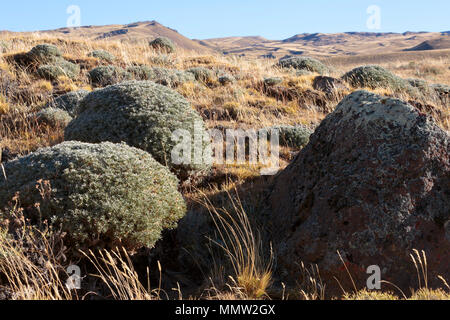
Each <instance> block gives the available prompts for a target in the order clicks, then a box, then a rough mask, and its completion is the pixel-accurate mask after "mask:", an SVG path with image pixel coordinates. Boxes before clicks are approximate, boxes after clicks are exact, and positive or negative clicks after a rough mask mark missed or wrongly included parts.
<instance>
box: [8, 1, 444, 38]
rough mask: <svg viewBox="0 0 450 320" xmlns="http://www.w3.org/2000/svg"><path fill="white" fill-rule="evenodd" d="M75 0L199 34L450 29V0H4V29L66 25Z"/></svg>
mask: <svg viewBox="0 0 450 320" xmlns="http://www.w3.org/2000/svg"><path fill="white" fill-rule="evenodd" d="M70 5H77V6H79V8H80V10H81V24H82V25H104V24H126V23H130V22H136V21H147V20H157V21H158V22H160V23H162V24H164V25H166V26H168V27H171V28H173V29H176V30H178V32H180V33H181V34H183V35H185V36H187V37H190V38H195V39H206V38H213V37H224V36H249V35H261V36H264V37H266V38H269V39H285V38H288V37H290V36H292V35H294V34H298V33H315V32H323V33H334V32H344V31H377V32H391V31H392V32H404V31H447V30H450V1H449V0H426V1H425V0H424V1H417V0H409V1H408V0H369V1H367V0H309V1H307V0H278V1H277V0H190V1H189V0H184V1H182V0H120V1H117V0H16V1H2V4H1V11H0V30H12V31H35V30H47V29H55V28H59V27H65V26H66V24H67V19H68V17H69V14H67V12H66V10H67V8H68V7H69V6H70ZM370 5H377V6H379V8H380V9H381V20H380V21H381V24H380V26H381V29H379V30H371V29H369V28H368V27H367V23H366V22H367V20H368V18H369V14H367V12H366V11H367V8H368V7H369V6H370Z"/></svg>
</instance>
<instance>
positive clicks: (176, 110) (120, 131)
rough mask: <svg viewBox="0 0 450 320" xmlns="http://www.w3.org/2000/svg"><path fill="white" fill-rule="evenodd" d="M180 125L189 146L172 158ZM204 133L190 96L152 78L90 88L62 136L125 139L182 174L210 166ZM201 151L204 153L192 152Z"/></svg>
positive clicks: (182, 176) (107, 139) (188, 174)
mask: <svg viewBox="0 0 450 320" xmlns="http://www.w3.org/2000/svg"><path fill="white" fill-rule="evenodd" d="M182 131H184V132H185V133H186V134H185V138H188V139H190V142H191V146H192V152H191V157H189V155H187V154H186V158H184V159H185V160H186V161H182V163H179V162H178V161H173V160H174V159H172V158H173V157H172V153H173V151H174V148H175V147H177V146H179V145H180V141H179V140H177V139H175V138H177V136H176V133H177V132H179V133H181V132H182ZM174 134H175V135H174ZM196 137H197V138H199V139H200V140H202V138H205V140H204V141H199V142H200V146H199V147H198V143H197V142H196V140H195V139H196ZM206 137H207V133H206V128H205V124H204V122H203V119H202V118H201V117H200V115H199V114H198V113H197V112H196V111H195V110H194V109H193V108H192V106H191V105H190V104H189V102H188V101H187V100H186V99H185V98H184V97H183V96H181V95H180V94H178V93H177V92H176V91H174V90H172V89H170V88H167V87H165V86H162V85H159V84H156V83H154V82H151V81H128V82H123V83H120V84H117V85H114V86H109V87H107V88H104V89H101V90H96V91H94V92H92V93H90V94H89V95H88V96H86V97H85V98H84V99H83V100H82V101H81V103H80V106H79V113H78V117H77V118H75V119H74V120H73V121H72V122H71V123H70V124H69V126H68V127H67V128H66V131H65V138H66V140H76V141H83V142H90V143H98V142H103V141H109V142H115V143H118V142H125V143H127V144H128V145H130V146H133V147H136V148H139V149H142V150H145V151H147V152H149V153H150V154H151V155H152V156H153V157H154V158H155V159H156V160H157V161H159V162H160V163H162V164H164V165H167V166H169V167H170V168H171V169H172V170H173V171H174V172H176V173H177V174H178V175H179V177H181V178H186V177H188V176H191V175H197V174H200V173H203V172H204V171H208V170H209V168H210V166H211V154H210V152H209V151H210V150H211V149H210V148H209V147H208V146H209V141H207V139H206ZM194 149H195V150H194ZM200 149H202V150H200ZM186 151H187V152H188V151H189V150H186ZM197 151H198V152H197ZM174 152H175V151H174ZM200 152H202V153H203V156H204V158H203V159H199V158H196V157H195V154H199V153H200Z"/></svg>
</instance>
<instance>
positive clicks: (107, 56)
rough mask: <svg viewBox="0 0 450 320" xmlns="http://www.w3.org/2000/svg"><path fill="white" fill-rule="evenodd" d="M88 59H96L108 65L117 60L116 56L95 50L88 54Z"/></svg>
mask: <svg viewBox="0 0 450 320" xmlns="http://www.w3.org/2000/svg"><path fill="white" fill-rule="evenodd" d="M88 57H94V58H97V59H99V60H102V61H105V62H108V63H111V62H113V61H114V60H116V56H115V55H113V54H112V53H110V52H108V51H106V50H94V51H92V52H90V53H89V54H88Z"/></svg>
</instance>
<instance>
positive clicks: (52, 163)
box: [0, 142, 186, 250]
mask: <svg viewBox="0 0 450 320" xmlns="http://www.w3.org/2000/svg"><path fill="white" fill-rule="evenodd" d="M4 167H5V173H6V177H7V180H5V178H4V177H3V175H2V176H1V177H0V203H1V204H2V205H4V204H6V203H7V202H8V201H10V199H11V198H12V197H13V196H14V195H15V193H16V192H19V198H20V204H21V205H22V206H23V207H24V208H35V207H36V206H35V204H36V203H40V206H39V210H36V211H33V210H31V209H30V210H28V211H27V212H28V218H30V219H32V220H33V221H35V222H39V220H40V219H46V220H48V221H49V222H51V223H52V224H53V225H54V226H58V227H59V226H61V228H62V230H63V231H65V232H67V236H68V238H69V239H68V241H69V244H70V245H72V246H73V248H77V249H87V248H89V249H90V248H93V249H94V248H104V247H106V248H113V247H115V246H124V247H125V248H127V249H129V250H134V249H137V248H140V247H142V246H146V247H152V246H153V245H154V244H155V242H156V241H157V240H158V239H159V238H160V235H161V232H162V230H163V229H166V228H173V227H175V226H176V223H177V221H178V220H179V219H180V218H182V217H183V215H184V214H185V211H186V206H185V203H184V200H183V197H182V195H181V194H180V193H179V192H178V190H177V187H178V180H177V178H176V177H175V176H174V175H173V174H172V173H170V172H169V170H168V169H167V168H165V167H164V166H162V165H160V164H159V163H158V162H157V161H155V160H154V159H153V158H152V157H151V156H150V155H149V154H148V153H146V152H144V151H142V150H139V149H135V148H132V147H129V146H127V145H125V144H112V143H102V144H86V143H80V142H65V143H62V144H60V145H57V146H55V147H52V148H45V149H40V150H38V151H37V152H35V153H32V154H30V155H28V156H26V157H23V158H19V159H17V160H14V161H11V162H8V163H7V164H6V165H5V166H4ZM37 186H38V187H37Z"/></svg>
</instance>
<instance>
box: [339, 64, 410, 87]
mask: <svg viewBox="0 0 450 320" xmlns="http://www.w3.org/2000/svg"><path fill="white" fill-rule="evenodd" d="M342 79H343V80H345V81H347V82H348V83H349V84H350V85H351V86H353V87H355V88H371V89H376V88H388V89H392V90H394V91H402V90H411V91H412V90H413V89H414V88H413V87H412V86H411V85H410V84H409V83H408V81H406V80H404V79H402V78H400V77H398V76H396V75H395V74H393V73H392V72H390V71H389V70H386V69H384V68H383V67H380V66H377V65H368V66H361V67H358V68H355V69H353V70H351V71H349V72H347V73H346V74H345V75H344V76H342Z"/></svg>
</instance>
